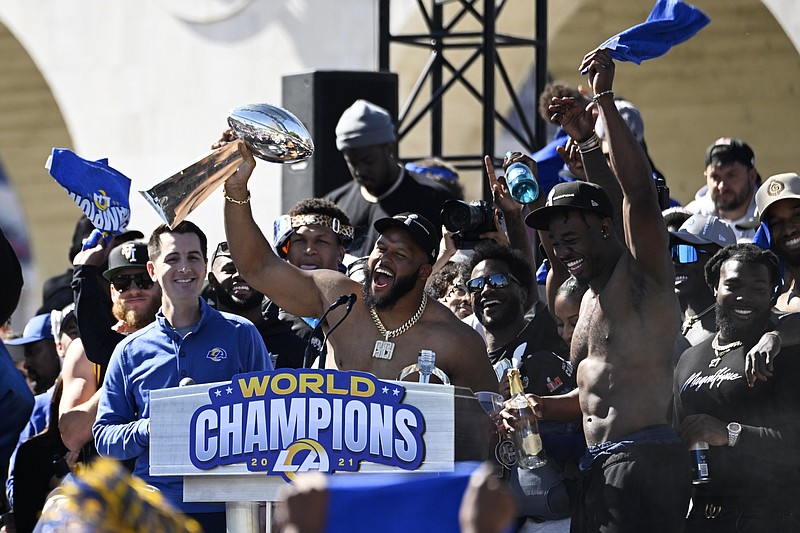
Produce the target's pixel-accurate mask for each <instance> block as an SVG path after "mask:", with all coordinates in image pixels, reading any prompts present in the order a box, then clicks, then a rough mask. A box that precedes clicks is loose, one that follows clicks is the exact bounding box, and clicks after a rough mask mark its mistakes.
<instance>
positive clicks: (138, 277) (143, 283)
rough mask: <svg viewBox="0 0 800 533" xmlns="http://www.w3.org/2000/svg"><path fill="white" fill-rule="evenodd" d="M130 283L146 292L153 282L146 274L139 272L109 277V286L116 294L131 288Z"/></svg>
mask: <svg viewBox="0 0 800 533" xmlns="http://www.w3.org/2000/svg"><path fill="white" fill-rule="evenodd" d="M131 282H134V283H136V286H137V287H139V288H140V289H142V290H145V291H146V290H147V289H149V288H150V287H152V286H153V280H152V279H150V275H149V274H148V273H147V272H139V273H138V274H117V275H115V276H112V277H111V284H112V285H114V288H115V289H116V290H117V291H118V292H125V291H127V290H128V289H130V288H131Z"/></svg>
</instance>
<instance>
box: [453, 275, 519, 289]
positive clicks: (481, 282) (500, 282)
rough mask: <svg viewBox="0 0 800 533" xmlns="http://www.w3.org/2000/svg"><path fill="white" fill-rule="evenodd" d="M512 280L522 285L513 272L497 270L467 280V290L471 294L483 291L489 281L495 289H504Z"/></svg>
mask: <svg viewBox="0 0 800 533" xmlns="http://www.w3.org/2000/svg"><path fill="white" fill-rule="evenodd" d="M512 281H513V282H514V283H516V284H517V285H520V286H521V285H522V283H520V282H519V280H518V279H517V278H515V277H514V275H513V274H511V273H508V274H504V273H502V272H497V273H495V274H489V275H488V276H483V277H480V278H472V279H471V280H469V281H468V282H467V292H469V293H470V294H474V293H477V292H481V291H482V290H483V288H484V287H485V286H486V284H487V283H488V284H489V286H490V287H491V288H493V289H502V288H505V287H508V285H509V283H511V282H512Z"/></svg>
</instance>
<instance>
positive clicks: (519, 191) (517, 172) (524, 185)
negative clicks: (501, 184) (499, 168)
mask: <svg viewBox="0 0 800 533" xmlns="http://www.w3.org/2000/svg"><path fill="white" fill-rule="evenodd" d="M506 183H508V190H509V191H510V192H511V197H512V198H514V200H516V201H517V202H519V203H521V204H530V203H533V202H535V201H536V199H537V198H539V184H538V183H537V182H536V178H535V177H534V175H533V172H531V169H530V168H529V167H528V165H526V164H525V163H521V162H519V161H517V162H516V163H513V164H512V165H511V166H509V167H508V168H507V169H506Z"/></svg>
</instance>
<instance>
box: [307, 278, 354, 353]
mask: <svg viewBox="0 0 800 533" xmlns="http://www.w3.org/2000/svg"><path fill="white" fill-rule="evenodd" d="M355 300H356V295H355V294H349V295H348V294H343V295H341V296H339V298H338V299H337V300H336V301H335V302H333V303H332V304H331V305H330V307H328V309H326V310H325V312H324V313H323V314H322V316H321V317H320V319H319V322H317V325H316V326H315V327H314V329H313V330H312V331H311V335H309V337H308V343H306V349H305V352H304V353H303V368H310V367H311V363H312V362H313V360H314V359H313V357H312V355H314V354H313V352H312V349H313V344H312V341H313V340H314V337H315V336H316V334H317V332H318V331H319V328H320V327H322V324H323V323H324V322H325V318H327V316H328V313H330V312H331V311H333V310H334V309H336V308H338V307H340V306H342V305H344V304H348V306H347V312H346V313H345V315H344V317H342V319H341V320H339V321H338V322H337V323H336V325H335V326H334V327H333V328H331V330H330V331H329V332H328V334H327V335H325V337H324V338H323V339H322V347H323V348H324V347H325V342H326V341H327V339H328V337H329V336H330V334H331V333H333V330H334V329H336V327H337V326H338V325H339V324H341V323H342V320H344V319H345V318H347V315H349V314H350V309H351V308H352V307H353V302H355ZM317 355H320V356H322V350H320V351H319V352H317ZM322 357H323V359H321V360H320V362H324V356H322Z"/></svg>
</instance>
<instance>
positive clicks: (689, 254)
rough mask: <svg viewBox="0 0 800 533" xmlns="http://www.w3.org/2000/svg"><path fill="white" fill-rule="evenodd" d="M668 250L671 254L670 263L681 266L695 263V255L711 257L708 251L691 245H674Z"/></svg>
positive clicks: (696, 258) (696, 256) (696, 257)
mask: <svg viewBox="0 0 800 533" xmlns="http://www.w3.org/2000/svg"><path fill="white" fill-rule="evenodd" d="M670 250H671V252H672V261H673V262H675V263H679V264H681V265H686V264H689V263H696V262H697V260H698V258H699V257H698V255H697V254H706V255H711V252H709V251H708V250H703V249H701V248H695V247H694V246H692V245H691V244H674V245H673V246H672V248H670Z"/></svg>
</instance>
